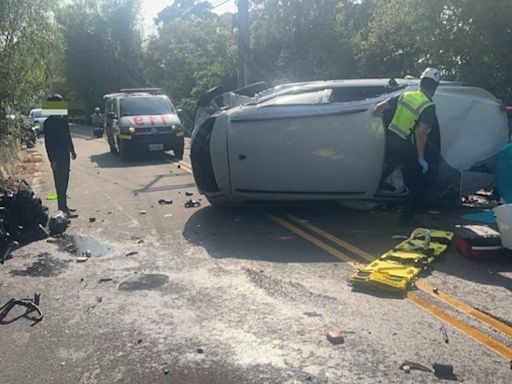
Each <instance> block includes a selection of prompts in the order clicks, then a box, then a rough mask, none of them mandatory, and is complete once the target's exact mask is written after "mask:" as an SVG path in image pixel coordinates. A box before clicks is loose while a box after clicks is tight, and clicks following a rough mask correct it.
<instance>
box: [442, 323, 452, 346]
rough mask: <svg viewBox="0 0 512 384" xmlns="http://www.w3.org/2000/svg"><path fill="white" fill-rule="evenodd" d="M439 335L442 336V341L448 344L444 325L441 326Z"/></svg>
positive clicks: (448, 339) (448, 340)
mask: <svg viewBox="0 0 512 384" xmlns="http://www.w3.org/2000/svg"><path fill="white" fill-rule="evenodd" d="M441 333H442V335H443V340H444V342H445V343H446V344H450V338H449V337H448V331H447V330H446V327H445V326H444V324H442V325H441Z"/></svg>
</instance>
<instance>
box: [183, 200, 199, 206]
mask: <svg viewBox="0 0 512 384" xmlns="http://www.w3.org/2000/svg"><path fill="white" fill-rule="evenodd" d="M200 206H201V203H200V202H199V201H197V200H192V199H190V200H188V201H187V202H185V208H198V207H200Z"/></svg>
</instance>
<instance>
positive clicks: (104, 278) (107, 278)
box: [98, 277, 112, 284]
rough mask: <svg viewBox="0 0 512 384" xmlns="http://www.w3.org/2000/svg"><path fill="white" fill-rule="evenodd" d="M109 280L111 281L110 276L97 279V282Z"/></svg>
mask: <svg viewBox="0 0 512 384" xmlns="http://www.w3.org/2000/svg"><path fill="white" fill-rule="evenodd" d="M109 281H112V278H111V277H102V278H101V279H99V280H98V283H99V284H101V283H108V282H109Z"/></svg>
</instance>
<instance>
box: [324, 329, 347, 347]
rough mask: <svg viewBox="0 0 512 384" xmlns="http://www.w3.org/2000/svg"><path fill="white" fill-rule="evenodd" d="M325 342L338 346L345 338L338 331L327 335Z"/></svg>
mask: <svg viewBox="0 0 512 384" xmlns="http://www.w3.org/2000/svg"><path fill="white" fill-rule="evenodd" d="M327 340H329V341H330V342H331V344H334V345H340V344H343V343H344V342H345V337H344V336H343V333H342V332H340V331H330V332H328V333H327Z"/></svg>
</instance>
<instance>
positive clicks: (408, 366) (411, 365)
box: [400, 360, 432, 373]
mask: <svg viewBox="0 0 512 384" xmlns="http://www.w3.org/2000/svg"><path fill="white" fill-rule="evenodd" d="M400 369H401V370H402V371H404V372H406V373H409V372H410V371H411V370H416V371H424V372H432V370H431V369H430V368H428V367H426V366H424V365H421V364H418V363H415V362H414V361H407V360H406V361H404V362H403V363H402V364H401V365H400Z"/></svg>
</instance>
